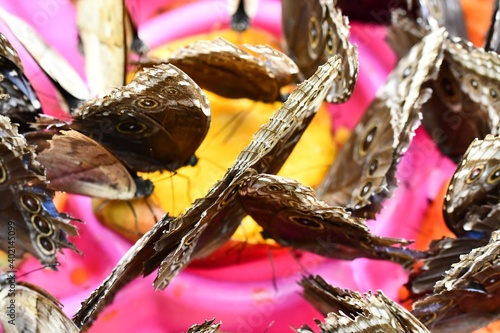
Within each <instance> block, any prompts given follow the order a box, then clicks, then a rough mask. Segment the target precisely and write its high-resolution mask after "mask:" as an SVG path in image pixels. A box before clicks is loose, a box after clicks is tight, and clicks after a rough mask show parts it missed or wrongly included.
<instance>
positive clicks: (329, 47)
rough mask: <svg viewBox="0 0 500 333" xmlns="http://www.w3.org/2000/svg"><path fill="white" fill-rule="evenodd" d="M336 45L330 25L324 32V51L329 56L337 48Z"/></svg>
mask: <svg viewBox="0 0 500 333" xmlns="http://www.w3.org/2000/svg"><path fill="white" fill-rule="evenodd" d="M336 46H337V45H335V36H334V34H333V30H332V28H331V27H329V28H328V32H327V34H326V45H325V49H326V53H327V54H328V55H329V56H332V55H333V54H334V53H335V51H336V49H337V48H336ZM339 70H340V69H339Z"/></svg>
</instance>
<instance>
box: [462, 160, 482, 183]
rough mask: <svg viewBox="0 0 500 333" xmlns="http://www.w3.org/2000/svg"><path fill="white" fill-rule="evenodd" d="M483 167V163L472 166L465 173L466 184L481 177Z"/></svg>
mask: <svg viewBox="0 0 500 333" xmlns="http://www.w3.org/2000/svg"><path fill="white" fill-rule="evenodd" d="M484 167H485V165H484V164H479V165H477V166H476V167H474V168H473V169H472V170H471V171H470V172H469V174H468V175H467V178H466V180H465V182H466V183H467V184H470V183H473V182H475V181H477V180H478V179H479V178H480V177H481V174H482V173H483V171H484Z"/></svg>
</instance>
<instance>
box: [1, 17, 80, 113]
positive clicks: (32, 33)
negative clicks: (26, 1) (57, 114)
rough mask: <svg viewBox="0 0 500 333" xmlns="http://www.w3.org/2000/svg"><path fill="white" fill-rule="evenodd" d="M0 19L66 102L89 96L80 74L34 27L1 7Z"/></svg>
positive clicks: (74, 101)
mask: <svg viewBox="0 0 500 333" xmlns="http://www.w3.org/2000/svg"><path fill="white" fill-rule="evenodd" d="M0 19H2V20H3V21H5V23H6V24H7V25H8V27H9V29H10V30H11V32H12V33H13V35H14V36H16V38H17V39H18V40H19V41H20V42H21V43H22V44H23V46H24V47H25V48H26V50H27V51H28V52H29V53H30V55H31V56H32V57H33V59H35V61H36V62H37V63H38V65H39V66H40V68H41V69H42V70H43V71H44V72H45V74H47V76H48V77H49V79H50V80H51V81H52V82H53V83H54V84H55V85H56V88H58V89H60V90H61V89H62V92H63V96H65V97H68V99H69V100H68V104H70V105H72V104H73V103H76V102H78V101H81V100H86V99H87V98H89V91H88V88H87V85H86V84H85V82H84V81H83V80H82V78H81V77H80V75H79V74H78V73H77V72H76V71H75V70H74V69H73V67H71V65H70V64H69V63H68V62H67V61H66V59H64V57H63V56H61V55H60V54H59V53H58V52H57V50H56V49H54V48H52V47H51V46H50V45H49V44H47V42H45V41H44V40H43V38H42V37H41V36H40V34H39V33H38V32H37V31H36V29H34V28H33V27H32V26H30V25H29V24H28V23H27V22H25V21H24V20H22V19H21V18H19V17H17V16H14V15H12V14H10V13H8V12H7V11H5V10H4V9H3V8H0Z"/></svg>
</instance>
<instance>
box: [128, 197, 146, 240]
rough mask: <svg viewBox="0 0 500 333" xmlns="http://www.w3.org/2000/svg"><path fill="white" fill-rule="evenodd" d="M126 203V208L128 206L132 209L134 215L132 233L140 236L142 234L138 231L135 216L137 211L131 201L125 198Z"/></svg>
mask: <svg viewBox="0 0 500 333" xmlns="http://www.w3.org/2000/svg"><path fill="white" fill-rule="evenodd" d="M126 203H127V206H128V208H130V210H131V211H132V215H134V227H135V230H134V233H135V234H136V235H137V236H139V237H140V236H142V234H141V233H140V232H139V216H137V212H136V210H135V208H134V206H133V205H132V203H131V202H130V201H129V200H127V201H126Z"/></svg>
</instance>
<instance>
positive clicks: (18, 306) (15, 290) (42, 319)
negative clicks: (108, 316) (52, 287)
mask: <svg viewBox="0 0 500 333" xmlns="http://www.w3.org/2000/svg"><path fill="white" fill-rule="evenodd" d="M1 279H2V281H1V284H0V306H1V307H2V310H3V311H1V312H0V322H1V324H2V326H3V330H4V332H5V333H29V332H53V333H57V332H61V333H62V332H64V333H76V332H78V328H77V327H76V325H75V324H74V323H73V322H72V321H71V319H69V318H68V316H66V314H64V312H63V311H62V310H61V308H62V304H61V303H60V302H59V301H58V300H57V299H56V298H54V297H53V296H52V295H50V294H49V293H48V292H47V291H45V290H43V289H41V288H39V287H37V286H35V285H33V284H30V283H26V282H19V281H16V279H15V275H14V274H13V273H5V274H4V275H3V276H2V277H1ZM13 300H15V303H13V302H12V301H13ZM13 305H14V306H13Z"/></svg>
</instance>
